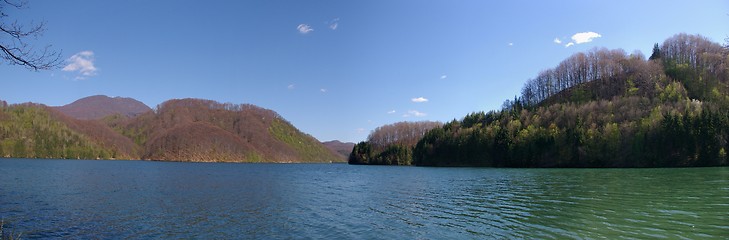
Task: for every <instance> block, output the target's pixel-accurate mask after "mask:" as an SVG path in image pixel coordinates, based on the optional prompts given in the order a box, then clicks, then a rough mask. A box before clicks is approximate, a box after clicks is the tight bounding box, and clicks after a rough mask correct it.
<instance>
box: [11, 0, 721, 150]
mask: <svg viewBox="0 0 729 240" xmlns="http://www.w3.org/2000/svg"><path fill="white" fill-rule="evenodd" d="M9 14H10V15H11V18H13V19H17V20H19V21H20V22H30V21H36V22H37V21H46V22H47V31H46V32H45V34H44V35H43V36H42V37H41V38H39V39H38V40H37V44H40V45H41V46H42V45H43V44H46V43H50V44H53V46H54V47H55V48H56V49H61V50H62V51H63V58H64V59H67V60H66V62H64V66H62V68H61V69H57V70H52V71H40V72H31V71H28V70H26V69H25V68H22V67H18V66H9V65H7V64H6V63H4V62H0V99H2V100H6V101H8V102H10V103H20V102H28V101H31V102H37V103H44V104H47V105H50V106H58V105H64V104H68V103H70V102H73V101H74V100H76V99H79V98H82V97H86V96H90V95H97V94H104V95H109V96H123V97H132V98H135V99H137V100H140V101H142V102H144V103H145V104H147V105H149V106H150V107H155V106H156V105H157V104H160V103H162V102H163V101H165V100H168V99H173V98H187V97H192V98H204V99H211V100H216V101H219V102H231V103H251V104H256V105H259V106H262V107H265V108H269V109H272V110H274V111H277V112H278V113H279V114H281V115H282V116H283V117H284V118H286V119H288V120H289V121H290V122H291V123H293V124H294V125H295V126H297V127H298V128H299V129H301V130H302V131H304V132H306V133H309V134H311V135H313V136H314V137H316V138H318V139H319V140H322V141H327V140H334V139H338V140H343V141H353V142H355V141H361V140H364V139H365V138H366V136H367V134H368V133H369V132H370V131H371V130H372V129H374V128H376V127H378V126H381V125H383V124H389V123H394V122H398V121H421V120H434V121H449V120H452V119H454V118H455V119H460V118H462V117H463V116H464V115H466V114H468V113H470V112H474V111H488V110H494V109H498V108H499V107H500V106H501V104H502V103H503V101H504V100H505V99H511V98H513V97H514V96H515V95H517V94H519V91H520V89H521V87H522V85H523V83H524V82H525V81H526V80H527V79H529V78H531V77H533V76H535V75H536V74H537V73H538V72H539V71H540V70H543V69H547V68H551V67H553V66H555V65H557V64H558V63H559V62H560V61H561V60H562V59H564V58H566V57H568V56H570V55H571V54H573V53H576V52H579V51H586V50H589V49H591V48H594V47H607V48H610V49H613V48H622V49H624V50H626V51H627V52H629V53H630V52H633V51H635V50H639V51H641V52H643V54H645V55H650V51H651V48H652V46H653V44H654V43H657V42H658V43H660V42H663V40H665V39H666V38H668V37H670V36H672V35H674V34H677V33H681V32H685V33H690V34H701V35H704V36H706V37H708V38H710V39H712V40H713V41H716V42H724V38H725V37H727V35H729V24H728V23H729V15H727V14H729V1H719V0H708V1H277V0H273V1H91V0H88V1H86V0H71V1H51V0H34V1H30V2H29V6H28V8H27V9H21V10H11V11H10V12H9ZM573 37H574V39H573ZM556 40H559V41H556ZM557 42H560V43H557ZM569 43H573V44H570V46H569V47H568V46H567V45H568V44H569ZM578 43H579V44H578Z"/></svg>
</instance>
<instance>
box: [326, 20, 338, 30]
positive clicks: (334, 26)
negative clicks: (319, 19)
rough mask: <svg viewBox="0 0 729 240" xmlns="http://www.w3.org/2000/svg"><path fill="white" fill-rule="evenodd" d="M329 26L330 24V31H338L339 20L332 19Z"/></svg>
mask: <svg viewBox="0 0 729 240" xmlns="http://www.w3.org/2000/svg"><path fill="white" fill-rule="evenodd" d="M327 24H329V29H331V30H337V28H338V27H339V18H335V19H332V20H331V21H329V22H328V23H327Z"/></svg>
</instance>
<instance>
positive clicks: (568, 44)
mask: <svg viewBox="0 0 729 240" xmlns="http://www.w3.org/2000/svg"><path fill="white" fill-rule="evenodd" d="M573 45H575V43H573V42H569V43H567V44H565V45H564V47H572V46H573Z"/></svg>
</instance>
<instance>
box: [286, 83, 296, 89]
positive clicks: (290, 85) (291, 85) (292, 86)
mask: <svg viewBox="0 0 729 240" xmlns="http://www.w3.org/2000/svg"><path fill="white" fill-rule="evenodd" d="M286 88H288V89H289V90H293V89H294V88H296V85H293V84H289V86H288V87H286Z"/></svg>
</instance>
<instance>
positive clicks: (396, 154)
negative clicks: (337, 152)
mask: <svg viewBox="0 0 729 240" xmlns="http://www.w3.org/2000/svg"><path fill="white" fill-rule="evenodd" d="M441 125H442V124H441V123H439V122H428V121H423V122H398V123H393V124H389V125H384V126H381V127H378V128H376V129H375V130H374V131H372V133H370V135H369V136H368V137H367V141H366V142H360V143H358V144H357V145H355V146H354V149H352V153H351V154H350V155H349V164H371V165H410V164H412V162H411V159H412V152H413V147H414V146H415V144H416V143H417V142H418V140H420V138H422V137H423V135H424V134H425V133H426V132H428V131H429V130H430V129H433V128H436V127H439V126H441Z"/></svg>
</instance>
